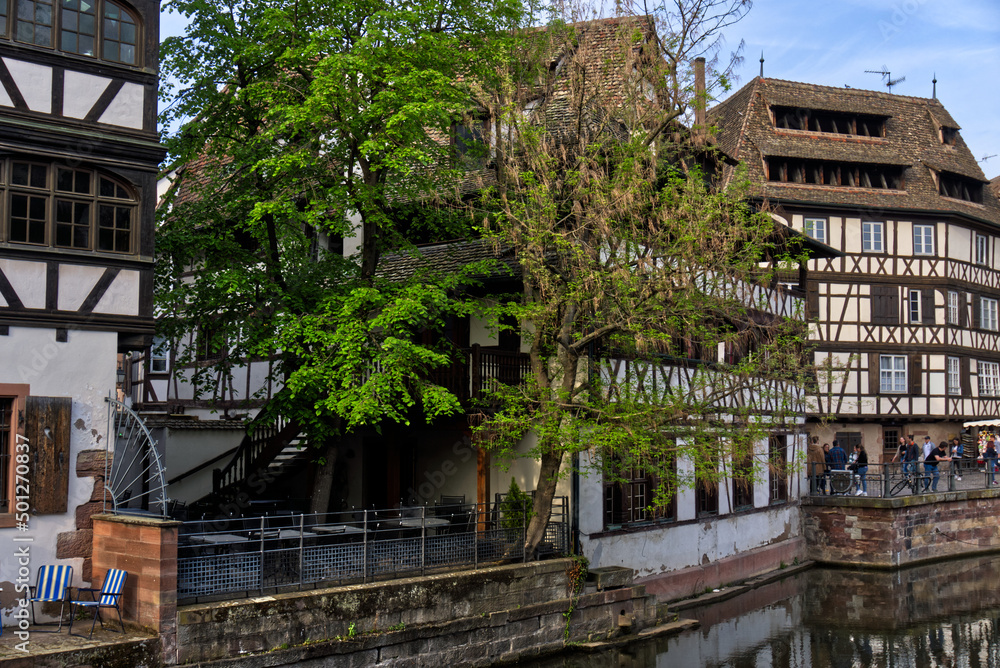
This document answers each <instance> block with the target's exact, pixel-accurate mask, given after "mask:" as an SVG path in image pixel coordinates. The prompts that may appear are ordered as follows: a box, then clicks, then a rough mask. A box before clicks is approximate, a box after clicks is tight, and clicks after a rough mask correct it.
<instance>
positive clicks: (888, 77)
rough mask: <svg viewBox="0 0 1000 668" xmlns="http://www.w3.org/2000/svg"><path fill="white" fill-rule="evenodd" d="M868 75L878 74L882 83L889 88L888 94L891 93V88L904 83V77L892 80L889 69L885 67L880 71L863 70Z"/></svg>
mask: <svg viewBox="0 0 1000 668" xmlns="http://www.w3.org/2000/svg"><path fill="white" fill-rule="evenodd" d="M865 72H866V73H868V74H880V75H881V76H882V81H884V82H885V85H886V87H888V88H889V92H890V93H891V92H892V87H893V86H895V85H896V84H900V83H903V82H904V81H906V77H899V78H898V79H893V78H892V75H891V74H889V68H888V67H886V66H885V65H883V66H882V69H880V70H865Z"/></svg>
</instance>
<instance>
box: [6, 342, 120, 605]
mask: <svg viewBox="0 0 1000 668" xmlns="http://www.w3.org/2000/svg"><path fill="white" fill-rule="evenodd" d="M117 342H118V341H117V334H115V333H109V332H88V331H80V330H71V331H70V332H69V336H68V341H66V342H64V343H60V342H57V341H56V336H55V330H53V329H45V328H27V327H10V329H9V334H8V336H0V383H4V384H7V383H13V384H28V385H30V394H31V395H32V396H43V397H70V398H71V399H72V400H73V407H72V416H71V425H72V426H71V432H70V433H71V435H70V462H71V464H70V475H69V494H68V501H67V509H66V512H65V513H63V514H59V515H32V516H31V518H30V523H29V531H27V532H21V531H18V530H17V529H15V528H11V529H0V544H2V545H4V546H6V551H5V552H4V553H3V554H2V555H0V587H2V588H4V589H5V590H6V589H7V587H8V586H9V587H10V588H11V590H12V589H13V584H4V583H12V582H13V581H14V580H15V579H16V577H17V563H16V562H15V561H14V560H13V559H12V558H11V557H12V555H13V551H14V546H15V543H14V538H15V537H18V538H30V539H31V540H30V542H25V543H17V544H16V545H19V546H20V545H27V546H29V548H30V550H29V551H30V564H29V569H30V573H31V582H32V583H34V580H35V572H36V571H37V569H38V567H39V566H41V565H43V564H52V563H56V538H57V536H58V534H59V533H61V532H65V531H74V530H76V508H77V506H79V505H81V504H83V503H86V502H87V501H89V499H90V496H91V493H92V491H93V478H89V477H88V478H78V477H77V476H76V460H77V457H78V455H79V453H80V452H81V451H82V450H88V449H97V448H101V449H103V448H104V447H105V440H106V435H107V420H108V404H107V403H105V401H104V399H105V397H107V396H108V393H109V392H111V391H113V390H114V388H115V368H116V354H117ZM60 563H69V564H70V565H72V566H73V575H74V584H75V585H77V586H84V583H83V580H82V579H81V573H82V568H83V559H82V558H78V559H67V560H62V561H61V562H60ZM8 591H10V590H8ZM10 611H11V610H10V609H5V610H4V611H3V614H4V615H7V614H8V613H10Z"/></svg>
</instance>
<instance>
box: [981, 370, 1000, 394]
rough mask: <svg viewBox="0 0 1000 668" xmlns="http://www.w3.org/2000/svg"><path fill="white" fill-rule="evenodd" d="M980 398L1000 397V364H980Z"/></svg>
mask: <svg viewBox="0 0 1000 668" xmlns="http://www.w3.org/2000/svg"><path fill="white" fill-rule="evenodd" d="M979 396H981V397H1000V364H998V363H997V362H979Z"/></svg>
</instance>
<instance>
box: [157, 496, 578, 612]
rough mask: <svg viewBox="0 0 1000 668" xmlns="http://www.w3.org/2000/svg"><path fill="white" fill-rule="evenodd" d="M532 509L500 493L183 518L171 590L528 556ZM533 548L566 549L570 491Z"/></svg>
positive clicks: (206, 591) (184, 593) (213, 592)
mask: <svg viewBox="0 0 1000 668" xmlns="http://www.w3.org/2000/svg"><path fill="white" fill-rule="evenodd" d="M529 515H530V513H524V512H518V511H517V509H516V508H514V507H512V506H511V505H510V504H507V503H506V502H505V501H503V500H501V501H500V502H499V503H492V504H489V503H487V504H465V503H457V504H448V505H435V506H414V507H404V508H392V509H385V510H355V511H350V512H344V513H322V514H296V515H291V514H285V515H270V516H263V517H240V518H234V519H221V520H220V519H217V520H197V521H189V522H184V523H182V525H181V530H180V535H179V540H178V555H177V598H178V600H179V601H180V602H183V603H190V602H195V601H198V600H206V599H219V598H237V597H240V596H252V595H257V594H263V593H265V592H272V591H290V590H297V589H303V588H314V587H321V586H331V585H335V584H349V583H361V582H370V581H373V580H383V579H391V578H397V577H409V576H414V575H422V574H425V573H427V572H439V571H447V570H454V569H460V568H469V567H471V568H478V567H480V566H483V565H495V564H497V563H500V562H509V561H524V560H526V559H527V556H528V555H526V554H525V550H524V542H525V531H526V528H527V522H528V520H529ZM538 552H539V555H546V554H568V552H569V515H568V504H567V499H566V497H556V498H555V499H554V500H553V504H552V513H551V515H550V518H549V524H548V528H547V529H546V531H545V537H544V539H543V541H542V543H541V545H540V546H539V550H538Z"/></svg>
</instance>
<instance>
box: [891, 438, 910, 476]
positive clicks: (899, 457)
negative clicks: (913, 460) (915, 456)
mask: <svg viewBox="0 0 1000 668" xmlns="http://www.w3.org/2000/svg"><path fill="white" fill-rule="evenodd" d="M906 448H907V445H906V437H905V436H900V437H899V447H897V448H896V454H895V455H894V456H893V458H892V463H893V464H895V463H896V462H900V463H902V465H903V474H904V475H905V474H906V468H907V466H906V461H907V460H906Z"/></svg>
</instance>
